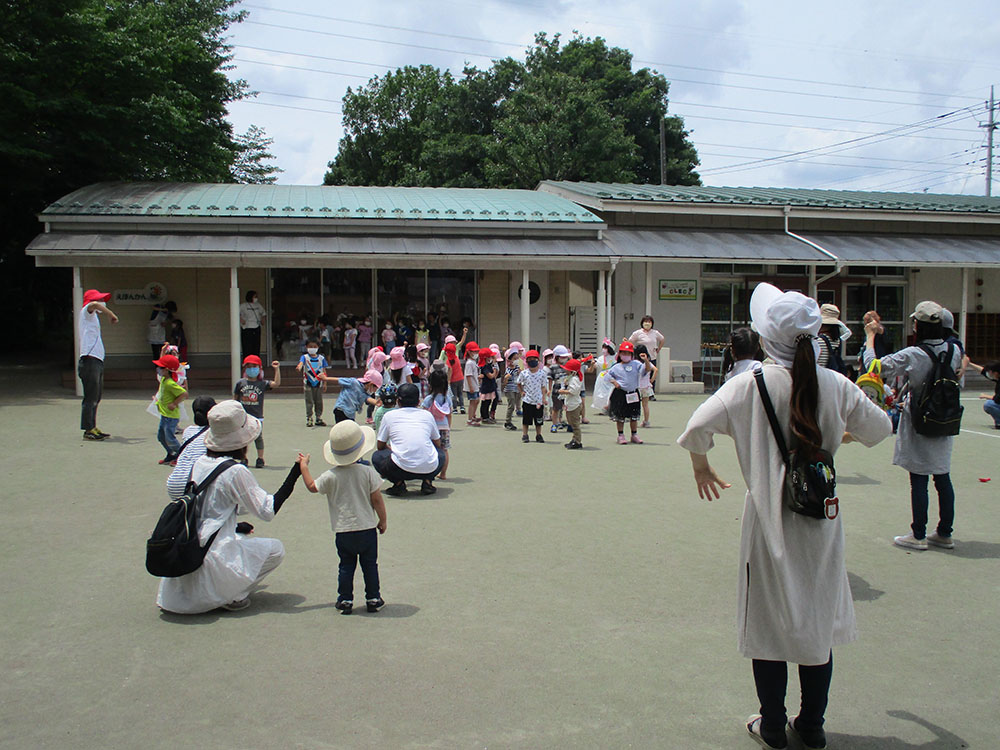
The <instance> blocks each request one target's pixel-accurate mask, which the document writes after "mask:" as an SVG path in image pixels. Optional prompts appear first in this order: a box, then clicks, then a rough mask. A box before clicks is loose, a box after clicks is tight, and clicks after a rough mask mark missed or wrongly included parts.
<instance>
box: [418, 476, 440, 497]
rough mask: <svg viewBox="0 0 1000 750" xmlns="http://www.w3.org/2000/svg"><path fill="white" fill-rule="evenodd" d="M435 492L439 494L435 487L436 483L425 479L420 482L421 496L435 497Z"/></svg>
mask: <svg viewBox="0 0 1000 750" xmlns="http://www.w3.org/2000/svg"><path fill="white" fill-rule="evenodd" d="M435 492H437V487H435V486H434V483H433V482H432V481H431V480H430V479H424V480H423V481H422V482H420V494H421V495H433V494H434V493H435Z"/></svg>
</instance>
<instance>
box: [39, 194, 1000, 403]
mask: <svg viewBox="0 0 1000 750" xmlns="http://www.w3.org/2000/svg"><path fill="white" fill-rule="evenodd" d="M39 220H40V221H41V222H42V225H43V231H42V232H41V233H40V234H39V235H38V236H37V237H36V238H35V239H34V240H33V241H32V242H31V244H30V245H29V246H28V248H27V253H28V254H29V255H31V256H33V257H34V258H35V262H36V264H37V265H39V266H64V267H65V266H68V267H72V268H73V290H72V294H73V299H74V309H78V308H79V306H80V305H81V304H82V293H83V290H85V289H89V288H97V289H100V290H102V291H109V292H111V293H112V295H113V297H112V301H111V303H110V304H111V306H112V307H113V309H114V310H115V312H116V313H117V314H118V315H119V317H120V318H121V322H120V323H119V324H118V325H117V326H110V325H105V326H104V327H103V333H104V341H105V346H106V349H107V351H108V357H107V368H108V370H113V369H115V368H122V369H125V368H145V367H146V366H147V364H148V359H149V353H150V349H149V346H148V344H147V342H146V331H147V321H148V318H149V314H150V312H151V306H152V305H153V304H154V303H155V302H162V301H166V300H167V299H170V300H173V301H175V302H176V303H177V306H178V317H180V318H182V319H183V320H184V327H185V330H186V333H187V337H188V342H189V355H188V359H189V361H191V363H192V366H193V367H194V368H211V367H215V368H219V367H222V368H225V367H228V368H229V370H230V374H231V375H232V376H233V377H234V378H235V377H236V376H237V374H238V369H239V359H240V356H239V353H240V327H239V319H238V308H239V304H240V303H241V302H242V301H243V299H244V295H245V293H246V292H247V291H248V290H255V291H256V292H257V293H258V296H259V298H260V301H261V303H262V304H263V305H264V307H265V309H266V310H267V311H268V318H267V320H266V325H265V332H264V335H263V336H262V356H264V357H265V358H266V360H269V359H279V360H281V361H283V362H294V361H295V360H297V359H298V351H299V343H298V341H297V340H296V336H297V323H298V321H299V320H301V319H302V318H306V319H308V320H310V322H311V321H312V320H313V319H315V318H317V317H319V316H320V315H326V316H328V317H329V318H330V319H331V320H336V318H337V317H338V316H339V315H341V314H348V315H353V316H357V317H359V318H361V317H363V316H366V315H371V316H372V319H373V321H375V322H376V330H377V329H378V328H379V327H380V326H378V322H379V321H381V320H384V319H385V318H387V317H390V316H392V315H393V314H394V313H397V312H398V313H402V314H404V315H406V316H408V317H410V318H413V319H416V318H420V317H425V316H426V315H427V312H428V311H433V312H435V313H438V314H440V315H444V316H446V317H447V318H449V320H450V321H451V323H452V325H453V326H456V327H457V323H458V321H459V320H460V319H461V318H463V317H465V316H468V317H469V318H471V319H472V320H473V321H475V325H476V329H475V331H474V334H475V336H476V339H477V340H478V341H479V342H480V343H490V342H497V343H499V344H500V345H501V346H504V345H506V344H507V342H509V341H511V340H512V339H517V340H520V341H522V342H524V343H525V344H529V343H537V344H539V345H541V346H546V345H548V346H551V345H554V344H557V343H565V344H567V345H569V346H571V347H572V348H575V349H580V350H583V351H594V350H595V349H596V347H597V345H598V344H599V342H600V341H601V340H602V339H603V338H604V336H607V337H609V338H611V339H612V340H614V341H620V340H621V339H622V338H623V337H627V336H628V335H629V334H630V333H631V332H632V331H633V330H635V329H636V328H638V327H639V319H640V318H641V317H642V316H643V315H644V314H646V313H649V314H651V315H652V316H653V317H654V318H655V321H656V328H658V329H659V330H660V331H662V332H663V333H664V335H665V336H666V339H667V346H668V347H669V349H670V354H669V359H670V362H671V364H670V365H669V369H668V370H667V371H666V372H669V373H670V375H671V378H670V379H671V380H674V381H677V382H682V381H684V382H690V381H691V380H698V379H702V378H703V379H705V380H707V381H709V382H713V380H714V379H716V378H717V375H718V365H719V362H720V360H721V350H720V346H721V345H722V344H723V343H724V342H725V341H726V340H727V338H728V334H729V331H730V330H731V329H732V328H733V327H736V326H740V325H743V324H745V323H746V322H747V320H748V309H747V308H748V300H749V295H750V292H751V291H752V290H753V288H754V286H755V285H756V284H757V283H759V282H761V281H768V282H771V283H774V284H775V285H777V286H779V287H781V288H784V289H798V290H800V291H803V292H805V293H807V294H811V295H812V296H815V297H816V298H817V299H818V300H819V301H820V302H821V303H822V302H832V303H834V304H836V305H838V306H839V307H840V309H841V312H842V318H843V320H844V322H845V323H847V324H848V325H849V326H850V327H851V328H852V330H854V331H855V334H854V336H853V338H852V339H850V340H849V341H848V342H847V344H846V345H845V354H846V355H850V354H852V353H854V352H856V351H857V346H858V344H859V342H860V339H861V317H862V316H863V314H864V313H865V312H866V311H867V310H869V309H873V308H874V309H877V310H878V311H879V312H880V314H881V315H882V319H883V323H884V324H885V326H886V328H887V329H888V331H889V333H890V335H891V337H892V339H893V341H894V342H896V343H897V344H900V343H902V342H904V341H905V334H906V319H907V316H908V314H909V312H910V311H911V310H912V308H913V305H914V304H915V303H916V302H917V301H919V300H921V299H925V298H929V299H935V300H937V301H938V302H940V303H941V304H943V305H945V306H946V307H948V308H949V309H951V310H952V311H953V312H954V314H955V319H956V327H957V328H958V329H959V330H960V333H961V334H962V337H963V340H965V341H966V343H967V348H968V350H969V353H970V355H971V356H972V357H973V359H974V360H976V361H985V360H988V359H997V358H1000V293H998V292H997V290H998V289H1000V199H998V198H983V197H977V196H965V195H926V194H908V193H907V194H903V193H870V192H855V191H833V190H798V189H778V188H715V187H674V186H658V185H624V184H604V183H583V182H553V181H547V182H542V183H541V184H540V185H539V186H538V188H537V189H536V190H534V191H531V190H491V189H463V188H397V187H342V186H341V187H338V186H329V187H327V186H315V187H314V186H288V185H228V184H178V183H100V184H95V185H91V186H88V187H85V188H82V189H80V190H77V191H75V192H73V193H71V194H69V195H67V196H65V197H64V198H62V199H60V200H59V201H56V202H55V203H53V204H52V205H50V206H49V207H47V208H46V209H45V210H44V211H43V212H42V213H41V214H40V215H39ZM333 364H334V365H336V364H337V362H336V361H335V362H334V363H333ZM663 364H666V363H661V369H662V365H663ZM658 386H659V387H662V388H667V387H669V385H668V378H667V377H661V379H660V383H659V384H658Z"/></svg>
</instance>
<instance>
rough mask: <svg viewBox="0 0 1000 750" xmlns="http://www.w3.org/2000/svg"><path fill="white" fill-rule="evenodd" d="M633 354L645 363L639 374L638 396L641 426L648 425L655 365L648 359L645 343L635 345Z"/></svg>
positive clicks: (654, 379) (655, 371)
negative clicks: (639, 399) (640, 400)
mask: <svg viewBox="0 0 1000 750" xmlns="http://www.w3.org/2000/svg"><path fill="white" fill-rule="evenodd" d="M635 355H636V356H637V357H638V358H639V361H640V362H642V363H643V365H646V366H647V367H646V369H644V370H643V371H642V372H641V373H640V374H639V397H640V398H641V399H642V426H643V427H649V399H650V398H652V396H653V383H654V382H655V381H656V373H657V367H656V365H654V364H653V363H652V361H650V359H649V350H648V349H646V345H645V344H638V345H636V347H635Z"/></svg>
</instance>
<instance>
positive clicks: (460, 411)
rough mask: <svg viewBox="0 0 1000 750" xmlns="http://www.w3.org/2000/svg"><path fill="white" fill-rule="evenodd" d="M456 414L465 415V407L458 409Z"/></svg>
mask: <svg viewBox="0 0 1000 750" xmlns="http://www.w3.org/2000/svg"><path fill="white" fill-rule="evenodd" d="M458 413H459V414H465V407H464V406H460V407H458Z"/></svg>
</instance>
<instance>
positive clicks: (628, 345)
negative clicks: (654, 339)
mask: <svg viewBox="0 0 1000 750" xmlns="http://www.w3.org/2000/svg"><path fill="white" fill-rule="evenodd" d="M622 352H628V353H629V354H634V353H635V347H634V346H632V342H631V341H628V340H627V339H626V340H625V341H623V342H622V343H621V346H619V347H618V353H619V354H620V353H622Z"/></svg>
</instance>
